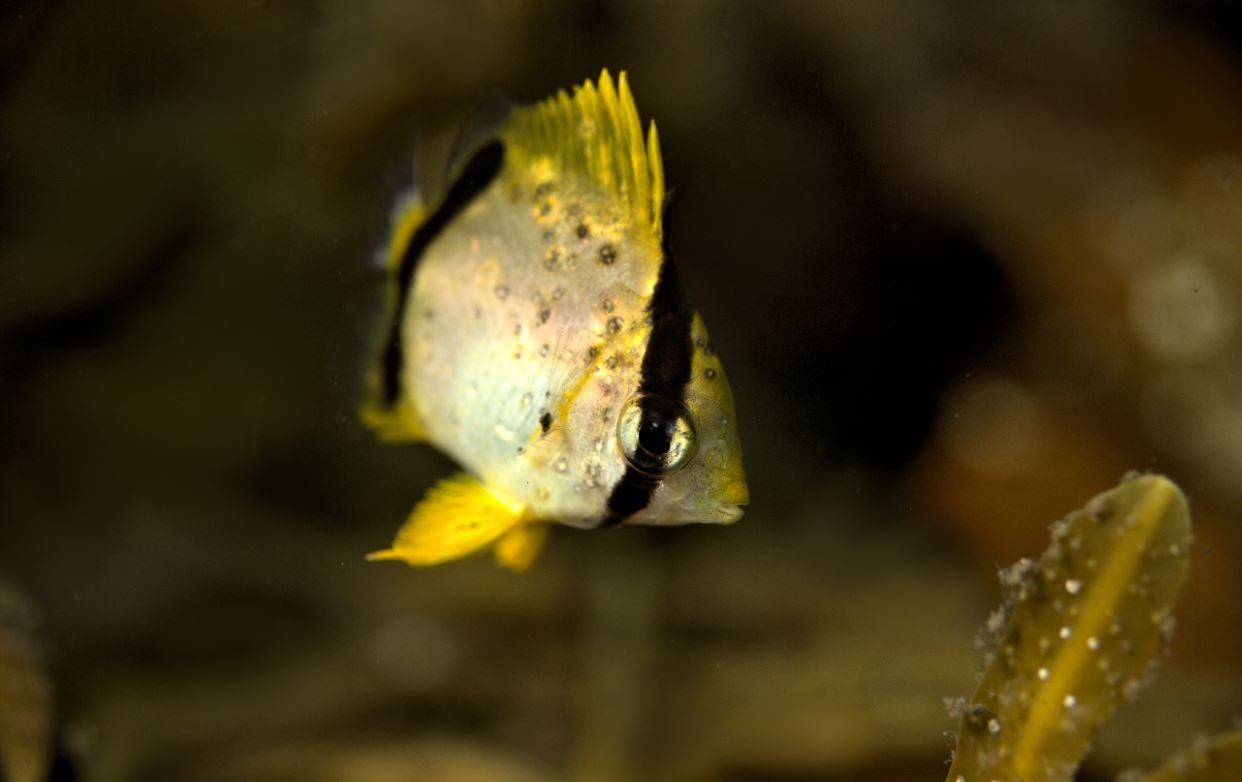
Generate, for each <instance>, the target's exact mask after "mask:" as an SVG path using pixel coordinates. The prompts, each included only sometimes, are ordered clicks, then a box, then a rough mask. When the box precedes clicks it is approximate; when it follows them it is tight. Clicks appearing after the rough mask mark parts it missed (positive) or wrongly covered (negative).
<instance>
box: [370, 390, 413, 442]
mask: <svg viewBox="0 0 1242 782" xmlns="http://www.w3.org/2000/svg"><path fill="white" fill-rule="evenodd" d="M358 417H359V418H360V419H362V423H364V424H366V425H367V427H369V428H370V429H371V431H373V432H375V436H376V437H378V438H379V439H380V440H383V441H384V442H386V443H413V442H418V441H420V440H426V439H427V430H426V429H425V428H423V424H422V421H420V420H419V418H418V413H417V412H415V410H414V405H413V404H412V403H411V402H410V400H409V397H408V396H405V397H402V399H401V400H400V401H398V402H397V403H396V404H394V405H388V406H386V405H384V404H383V403H382V402H380V401H379V400H378V399H372V400H371V401H369V402H367V403H365V404H364V405H363V406H362V409H361V410H359V411H358Z"/></svg>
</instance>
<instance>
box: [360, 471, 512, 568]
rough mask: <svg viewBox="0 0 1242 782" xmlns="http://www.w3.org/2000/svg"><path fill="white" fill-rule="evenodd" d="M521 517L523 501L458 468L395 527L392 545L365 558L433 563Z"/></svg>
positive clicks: (494, 535) (462, 552)
mask: <svg viewBox="0 0 1242 782" xmlns="http://www.w3.org/2000/svg"><path fill="white" fill-rule="evenodd" d="M524 519H525V513H524V509H523V508H522V506H520V505H514V504H512V503H509V502H506V501H504V500H503V499H501V498H500V497H498V496H497V495H496V494H494V493H493V492H492V491H491V490H490V489H488V488H487V487H486V486H484V485H483V484H481V483H479V482H478V481H477V480H475V479H474V478H472V477H471V476H469V475H466V474H465V473H460V474H458V475H454V476H453V477H452V478H445V479H444V480H442V481H440V482H439V483H437V484H436V485H435V486H433V487H432V488H431V490H430V491H428V492H427V496H426V497H424V498H423V499H422V501H421V502H419V503H418V505H416V506H415V507H414V512H413V513H411V514H410V517H409V518H408V519H407V520H406V522H405V524H404V525H403V526H402V527H401V529H400V530H398V531H397V538H396V540H394V541H393V544H392V548H387V549H384V550H383V551H376V552H374V553H372V554H369V555H367V559H369V560H383V559H399V560H402V561H404V562H407V563H409V564H410V565H438V564H440V563H442V562H448V561H450V560H454V559H458V558H460V557H464V556H466V555H467V554H472V553H474V552H476V551H478V550H479V549H481V548H483V547H485V546H487V545H488V544H490V543H494V542H495V541H496V540H497V539H498V538H500V537H501V536H502V535H504V534H505V533H507V532H510V531H511V530H513V529H514V527H516V526H517V525H519V524H521V523H522V521H523V520H524Z"/></svg>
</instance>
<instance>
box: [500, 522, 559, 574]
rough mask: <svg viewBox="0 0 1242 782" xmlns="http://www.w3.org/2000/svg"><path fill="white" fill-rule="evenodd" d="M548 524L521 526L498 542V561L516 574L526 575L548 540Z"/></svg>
mask: <svg viewBox="0 0 1242 782" xmlns="http://www.w3.org/2000/svg"><path fill="white" fill-rule="evenodd" d="M548 527H549V525H548V524H539V523H527V524H519V525H517V526H516V527H514V528H513V529H511V530H509V531H508V532H506V533H505V535H504V537H502V538H501V539H500V540H498V541H496V548H495V549H494V550H493V553H494V554H495V555H496V561H497V562H499V563H500V564H502V565H504V566H505V567H507V568H508V569H510V570H512V571H513V572H514V573H525V572H526V571H527V570H529V569H530V566H531V565H533V564H534V563H535V558H536V557H538V556H539V552H540V551H542V550H543V546H544V543H546V542H547V540H548Z"/></svg>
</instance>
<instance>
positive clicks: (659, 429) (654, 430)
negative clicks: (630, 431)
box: [638, 418, 676, 456]
mask: <svg viewBox="0 0 1242 782" xmlns="http://www.w3.org/2000/svg"><path fill="white" fill-rule="evenodd" d="M675 425H676V424H675V422H673V421H669V420H667V419H663V418H657V419H653V420H649V421H644V422H643V423H642V426H640V427H639V430H638V444H639V445H641V446H642V447H643V450H645V451H647V452H648V453H652V454H656V455H661V456H662V455H664V454H666V453H668V449H669V448H670V447H672V444H673V429H674V427H675Z"/></svg>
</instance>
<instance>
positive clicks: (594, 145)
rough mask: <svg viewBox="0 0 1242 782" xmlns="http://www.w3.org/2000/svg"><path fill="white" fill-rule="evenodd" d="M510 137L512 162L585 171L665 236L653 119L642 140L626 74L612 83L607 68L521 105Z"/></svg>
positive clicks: (641, 223) (641, 222)
mask: <svg viewBox="0 0 1242 782" xmlns="http://www.w3.org/2000/svg"><path fill="white" fill-rule="evenodd" d="M503 135H504V138H505V140H506V141H507V142H509V145H510V151H509V154H510V155H512V156H513V158H512V159H513V160H514V162H517V163H518V165H522V164H539V163H540V162H541V160H546V161H547V162H549V163H551V164H552V165H554V166H556V168H557V169H559V170H560V172H563V173H566V174H576V175H578V176H582V177H584V178H586V179H588V180H590V181H592V182H594V183H595V184H596V185H598V186H599V187H600V188H601V189H603V190H604V191H605V192H606V193H609V194H610V195H612V196H615V197H616V198H617V200H618V201H619V202H620V203H621V204H622V205H623V207H624V209H626V210H627V211H628V212H629V214H630V216H631V218H632V219H633V222H634V225H635V226H638V227H640V228H644V229H647V230H650V231H651V232H652V234H653V235H654V237H655V239H656V240H657V241H659V239H660V236H661V218H662V217H663V210H664V168H663V166H662V164H661V161H660V143H659V138H658V137H657V135H656V128H655V122H652V123H651V125H650V127H649V129H648V131H647V138H646V143H645V144H644V141H643V132H642V125H641V124H640V123H639V121H638V109H637V107H635V105H634V95H633V94H632V93H631V92H630V85H629V82H628V81H627V80H626V76H625V72H624V71H622V72H621V76H620V78H619V79H618V80H617V84H616V85H615V86H614V85H613V81H612V76H611V75H609V73H608V70H607V69H605V70H603V71H602V72H601V73H600V75H599V84H598V86H597V85H595V84H593V83H591V82H590V81H589V80H588V81H586V82H584V83H583V84H581V85H579V86H576V87H574V94H573V97H570V96H569V94H568V93H566V92H565V91H564V90H561V91H559V92H558V93H557V94H556V95H555V96H553V97H551V98H548V99H547V100H544V101H540V102H539V103H536V104H535V105H533V106H529V107H523V108H518V109H515V110H514V112H513V116H512V118H511V119H510V120H509V125H508V127H507V128H506V129H505V132H504V134H503Z"/></svg>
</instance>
